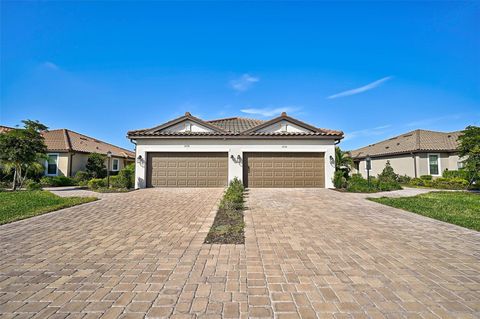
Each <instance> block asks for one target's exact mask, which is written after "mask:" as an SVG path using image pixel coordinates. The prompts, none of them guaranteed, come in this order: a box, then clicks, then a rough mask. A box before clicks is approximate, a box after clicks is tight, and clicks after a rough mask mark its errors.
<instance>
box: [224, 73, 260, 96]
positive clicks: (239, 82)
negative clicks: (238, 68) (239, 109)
mask: <svg viewBox="0 0 480 319" xmlns="http://www.w3.org/2000/svg"><path fill="white" fill-rule="evenodd" d="M258 81H260V78H258V77H255V76H252V75H250V74H247V73H245V74H243V75H242V76H241V77H239V78H238V79H235V80H231V81H230V87H231V88H232V89H234V90H235V91H237V92H243V91H246V90H248V89H250V88H251V87H252V85H253V84H254V83H256V82H258Z"/></svg>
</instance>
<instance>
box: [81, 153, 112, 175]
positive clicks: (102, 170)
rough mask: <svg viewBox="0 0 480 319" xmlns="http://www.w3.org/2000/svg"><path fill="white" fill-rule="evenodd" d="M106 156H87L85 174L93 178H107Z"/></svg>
mask: <svg viewBox="0 0 480 319" xmlns="http://www.w3.org/2000/svg"><path fill="white" fill-rule="evenodd" d="M106 158H107V157H106V156H105V155H103V154H98V153H91V154H90V155H88V160H87V165H86V166H85V168H86V169H87V173H88V174H90V176H92V177H93V178H104V177H106V176H107V167H106V165H105V160H106Z"/></svg>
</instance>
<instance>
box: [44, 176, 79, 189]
mask: <svg viewBox="0 0 480 319" xmlns="http://www.w3.org/2000/svg"><path fill="white" fill-rule="evenodd" d="M40 184H41V185H42V186H50V187H60V186H74V185H76V181H75V180H74V179H73V178H71V177H67V176H44V177H42V178H41V179H40Z"/></svg>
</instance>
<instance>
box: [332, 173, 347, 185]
mask: <svg viewBox="0 0 480 319" xmlns="http://www.w3.org/2000/svg"><path fill="white" fill-rule="evenodd" d="M333 186H334V187H335V188H338V189H341V188H346V187H347V179H346V178H345V174H344V172H343V171H341V170H340V171H335V173H334V174H333Z"/></svg>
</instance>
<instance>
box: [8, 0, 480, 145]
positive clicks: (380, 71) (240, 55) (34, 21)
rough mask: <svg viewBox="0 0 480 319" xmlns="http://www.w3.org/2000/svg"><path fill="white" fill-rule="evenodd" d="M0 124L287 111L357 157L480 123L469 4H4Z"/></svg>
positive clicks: (106, 135) (86, 125) (101, 133)
mask: <svg viewBox="0 0 480 319" xmlns="http://www.w3.org/2000/svg"><path fill="white" fill-rule="evenodd" d="M0 11H1V40H0V41H1V43H0V44H1V51H0V54H1V55H0V57H1V65H0V67H1V68H0V73H1V74H0V75H1V84H0V86H1V92H0V123H1V124H3V125H9V126H14V125H16V124H19V123H20V121H21V120H22V119H27V118H28V119H38V120H40V121H41V122H43V123H45V124H46V125H47V126H49V127H50V128H69V129H72V130H75V131H78V132H81V133H84V134H87V135H91V136H94V137H96V138H99V139H103V140H105V141H108V142H112V143H115V144H118V145H120V146H124V147H127V148H130V149H131V148H132V146H133V145H132V144H131V143H130V142H129V141H128V140H127V139H126V138H125V135H126V132H127V131H128V130H131V129H138V128H145V127H152V126H155V125H158V124H160V123H162V122H165V121H167V120H169V119H172V118H174V117H177V116H179V115H182V114H183V113H184V112H185V111H190V112H191V113H192V114H193V115H196V116H199V117H201V118H204V119H214V118H220V117H229V116H244V117H254V118H265V119H268V118H271V117H274V116H276V115H278V114H279V113H280V112H282V111H287V112H288V113H289V115H292V116H294V117H297V118H299V119H301V120H304V121H306V122H309V123H311V124H314V125H316V126H318V127H326V128H332V129H340V130H343V131H344V132H345V133H346V138H345V139H344V141H342V143H341V146H342V148H344V149H352V148H356V147H360V146H364V145H366V144H370V143H373V142H375V141H378V140H382V139H384V138H387V137H390V136H393V135H396V134H400V133H403V132H407V131H409V130H413V129H417V128H423V129H432V130H443V131H451V130H458V129H462V128H463V127H465V126H466V125H468V124H475V125H480V123H479V119H480V37H479V36H478V34H479V33H480V6H479V4H478V3H474V2H419V3H416V2H401V3H393V2H380V3H376V2H368V3H362V2H348V3H346V2H342V3H331V2H328V3H322V2H300V3H289V2H278V3H274V2H244V3H234V2H206V3H202V2H140V3H137V2H135V3H134V2H108V1H102V2H87V1H85V2H5V1H2V2H1V10H0Z"/></svg>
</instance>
